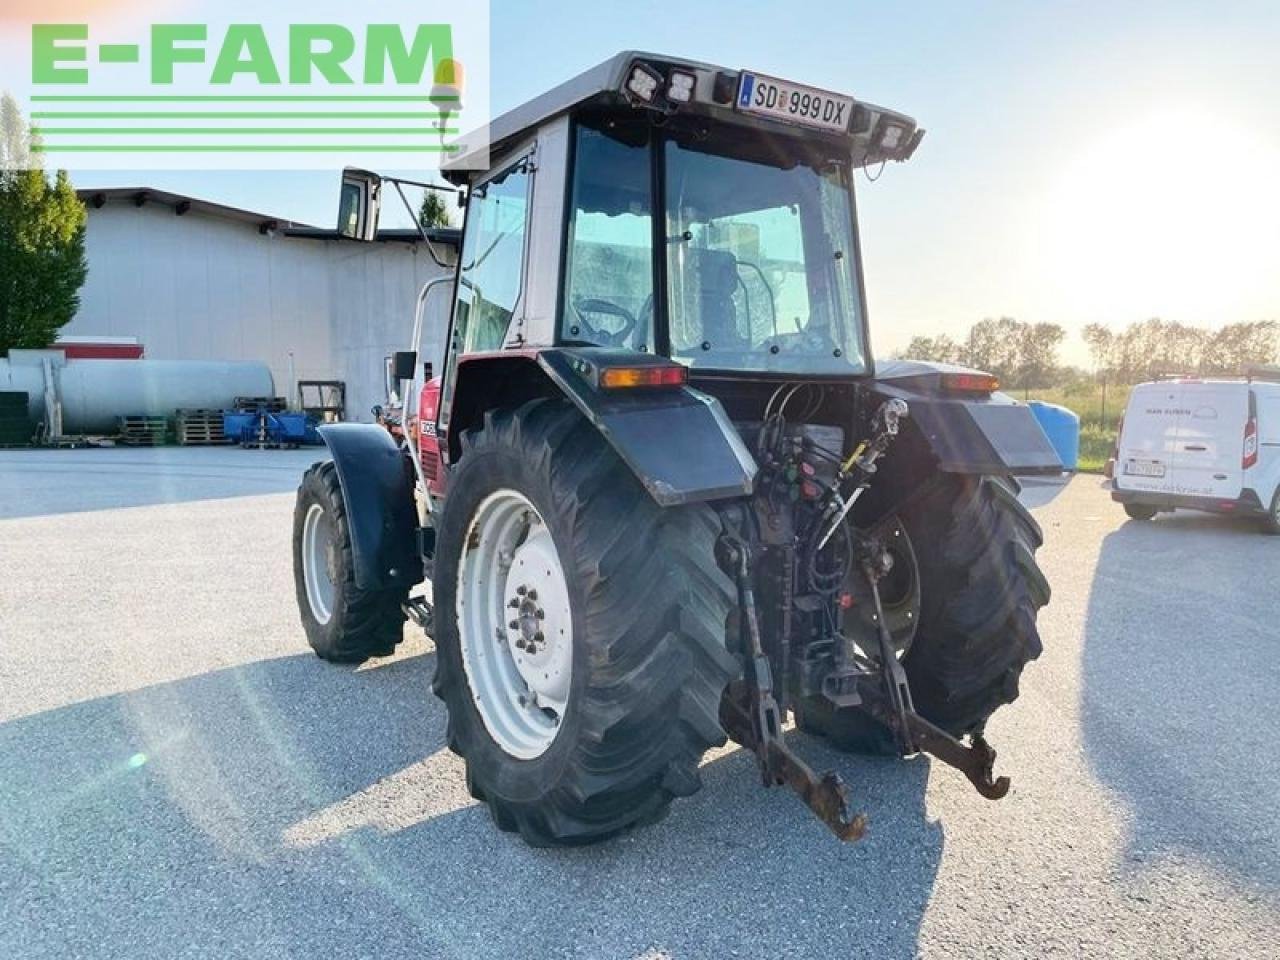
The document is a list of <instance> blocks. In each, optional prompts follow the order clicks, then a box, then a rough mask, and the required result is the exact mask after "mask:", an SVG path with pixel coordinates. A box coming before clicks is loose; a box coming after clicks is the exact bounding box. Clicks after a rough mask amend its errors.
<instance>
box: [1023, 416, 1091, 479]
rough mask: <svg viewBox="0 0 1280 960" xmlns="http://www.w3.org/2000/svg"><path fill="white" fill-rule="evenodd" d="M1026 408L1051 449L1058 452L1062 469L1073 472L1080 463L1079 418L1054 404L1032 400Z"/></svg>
mask: <svg viewBox="0 0 1280 960" xmlns="http://www.w3.org/2000/svg"><path fill="white" fill-rule="evenodd" d="M1027 406H1029V407H1030V408H1031V412H1032V413H1033V414H1034V415H1035V418H1036V421H1037V422H1038V423H1039V424H1040V429H1041V430H1043V431H1044V432H1045V435H1046V436H1047V437H1048V438H1049V442H1050V443H1052V444H1053V449H1054V450H1056V451H1058V458H1059V459H1060V460H1061V461H1062V465H1063V467H1064V468H1065V469H1067V470H1075V469H1076V467H1077V466H1078V465H1079V463H1080V417H1079V416H1077V415H1076V414H1075V413H1074V412H1072V411H1071V410H1068V409H1067V408H1066V407H1060V406H1058V404H1056V403H1042V402H1041V401H1039V400H1033V401H1031V403H1029V404H1027Z"/></svg>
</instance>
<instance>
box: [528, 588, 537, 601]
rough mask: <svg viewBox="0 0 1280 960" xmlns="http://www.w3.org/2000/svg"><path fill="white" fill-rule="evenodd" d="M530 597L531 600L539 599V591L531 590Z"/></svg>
mask: <svg viewBox="0 0 1280 960" xmlns="http://www.w3.org/2000/svg"><path fill="white" fill-rule="evenodd" d="M529 599H530V600H537V599H538V591H537V590H530V591H529Z"/></svg>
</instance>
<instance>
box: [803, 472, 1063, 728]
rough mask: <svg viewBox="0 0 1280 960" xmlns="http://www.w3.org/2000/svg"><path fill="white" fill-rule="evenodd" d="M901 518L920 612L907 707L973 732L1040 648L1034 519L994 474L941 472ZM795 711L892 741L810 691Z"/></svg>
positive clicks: (1042, 594)
mask: <svg viewBox="0 0 1280 960" xmlns="http://www.w3.org/2000/svg"><path fill="white" fill-rule="evenodd" d="M899 518H900V520H901V522H902V524H903V526H904V528H905V530H906V532H907V534H908V535H909V536H910V539H911V543H912V544H914V546H915V557H916V560H917V562H918V565H919V589H920V621H919V625H918V627H917V629H916V633H915V637H914V639H913V640H912V642H911V646H910V648H909V649H908V650H907V653H906V655H905V656H904V657H903V658H902V666H903V669H904V670H905V671H906V674H907V679H908V681H909V682H910V685H911V695H912V700H913V701H914V705H915V709H916V711H917V712H918V713H919V714H920V715H921V716H923V717H924V718H925V719H926V720H928V721H930V722H931V723H933V724H935V725H936V726H939V727H941V728H942V729H943V730H945V731H947V732H948V733H950V734H951V735H952V736H956V737H960V736H964V735H965V734H970V733H981V732H982V729H983V727H984V726H985V725H986V722H987V720H988V719H989V718H990V716H991V715H992V714H993V713H994V712H995V711H996V710H997V709H998V708H999V707H1001V706H1003V705H1004V704H1006V703H1012V702H1013V701H1014V700H1015V699H1016V698H1017V696H1018V681H1019V678H1020V677H1021V675H1022V670H1023V667H1025V666H1026V665H1027V663H1029V662H1030V661H1032V660H1034V659H1035V658H1036V657H1038V656H1039V655H1040V649H1041V646H1040V633H1039V631H1038V630H1037V628H1036V615H1037V613H1038V612H1039V610H1040V608H1041V607H1043V606H1044V605H1045V604H1047V603H1048V602H1049V596H1050V590H1049V584H1048V581H1047V580H1045V577H1044V574H1043V573H1041V571H1040V568H1039V566H1038V565H1037V564H1036V559H1035V552H1036V550H1037V549H1038V548H1039V547H1040V545H1041V543H1042V542H1043V535H1042V534H1041V531H1040V525H1039V524H1038V523H1036V521H1035V519H1034V518H1033V517H1032V516H1031V514H1030V513H1029V512H1028V511H1027V508H1026V507H1024V506H1023V505H1022V504H1021V503H1020V502H1019V500H1018V497H1017V493H1016V492H1015V490H1014V487H1013V485H1012V483H1011V482H1010V481H1007V480H1005V479H1002V478H997V477H960V476H954V475H948V476H945V477H943V478H941V479H940V480H939V481H938V482H937V483H936V484H935V485H934V486H933V487H932V488H930V489H929V490H928V491H926V492H925V493H924V494H922V495H921V496H919V497H917V498H915V499H914V500H913V501H911V502H910V503H909V504H908V506H907V507H906V508H905V509H903V510H902V511H901V512H900V514H899ZM800 720H801V723H802V726H803V727H804V728H805V729H807V730H809V731H810V732H813V733H817V734H821V735H825V736H826V737H828V738H829V739H830V740H831V742H832V745H833V746H837V747H840V748H842V749H846V750H851V751H858V752H867V753H890V752H893V751H894V750H895V749H896V744H895V742H894V739H893V736H892V735H891V734H890V732H889V730H888V729H887V728H885V727H884V726H882V725H881V724H879V723H878V722H876V721H875V720H873V719H872V718H871V717H870V716H868V715H867V714H866V713H864V712H862V711H860V710H858V709H857V708H847V709H842V710H836V709H833V708H831V707H830V706H829V705H828V704H827V703H826V702H825V701H821V700H819V698H816V697H815V698H812V699H810V700H808V701H806V702H805V703H804V704H803V705H802V712H801V717H800Z"/></svg>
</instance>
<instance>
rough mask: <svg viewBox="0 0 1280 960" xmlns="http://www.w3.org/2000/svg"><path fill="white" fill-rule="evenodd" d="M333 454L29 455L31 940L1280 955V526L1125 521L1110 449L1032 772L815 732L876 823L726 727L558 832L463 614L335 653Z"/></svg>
mask: <svg viewBox="0 0 1280 960" xmlns="http://www.w3.org/2000/svg"><path fill="white" fill-rule="evenodd" d="M308 459H310V455H308V454H307V453H305V452H303V453H297V454H279V453H275V454H273V453H256V452H248V451H239V450H235V451H232V450H224V451H210V450H204V451H187V450H184V451H174V450H160V451H151V450H143V451H139V450H133V451H124V450H120V451H81V452H67V453H62V454H53V453H46V454H35V453H0V516H5V517H8V519H3V520H0V812H2V814H0V957H15V958H40V957H50V958H53V957H57V958H65V957H104V958H105V957H122V956H127V957H146V958H149V957H156V958H173V957H218V958H227V957H237V958H238V957H264V958H265V957H272V958H276V957H299V958H303V957H305V958H312V957H380V958H388V957H401V956H405V957H408V956H413V957H456V958H471V957H508V956H517V955H519V956H524V957H533V958H542V957H562V956H567V957H607V958H614V957H618V958H629V957H651V958H652V957H678V958H702V957H707V958H720V957H738V956H740V957H755V956H786V957H826V956H831V957H836V956H840V957H843V956H851V955H852V956H871V957H879V958H883V957H909V956H914V955H921V956H928V957H949V958H950V957H979V956H981V957H991V956H1000V957H1029V956H1037V957H1048V956H1052V957H1059V956H1061V957H1098V956H1134V957H1139V956H1160V957H1182V956H1186V957H1193V956H1194V957H1249V958H1256V957H1262V956H1276V955H1277V947H1276V945H1277V944H1280V825H1278V823H1277V796H1278V795H1280V789H1278V786H1280V760H1278V759H1277V751H1276V748H1275V744H1276V742H1277V734H1280V722H1278V721H1277V720H1276V719H1275V713H1274V710H1273V709H1271V708H1272V707H1274V704H1275V691H1276V689H1277V687H1278V686H1280V676H1278V673H1280V670H1278V668H1277V649H1276V637H1277V630H1276V623H1277V620H1280V597H1278V596H1277V593H1276V590H1275V584H1276V580H1277V577H1276V574H1277V571H1280V540H1275V539H1268V538H1266V537H1263V536H1261V535H1259V534H1257V533H1255V532H1254V531H1253V530H1252V529H1251V528H1250V527H1248V525H1246V524H1243V523H1241V522H1237V521H1227V520H1220V519H1214V518H1211V517H1200V516H1195V515H1191V514H1187V515H1185V516H1184V515H1182V514H1179V515H1177V516H1176V517H1173V518H1167V519H1161V520H1160V521H1158V522H1157V523H1155V524H1154V525H1138V524H1133V523H1126V522H1124V516H1123V514H1122V513H1121V511H1120V510H1119V508H1118V507H1116V506H1115V505H1113V504H1111V503H1110V502H1109V500H1108V499H1107V496H1106V493H1105V491H1103V490H1102V489H1101V488H1100V487H1099V484H1098V481H1097V480H1096V479H1095V478H1084V477H1082V478H1079V479H1077V480H1075V481H1074V482H1073V483H1072V484H1071V486H1070V487H1069V488H1068V489H1067V490H1066V491H1065V492H1063V493H1062V494H1061V495H1060V496H1058V497H1057V498H1056V499H1054V500H1052V502H1050V503H1048V504H1047V505H1044V506H1040V507H1038V508H1037V511H1036V512H1037V515H1038V516H1039V518H1040V520H1041V522H1042V523H1043V524H1044V527H1045V530H1046V534H1047V538H1048V543H1047V546H1046V548H1045V550H1044V551H1043V552H1042V560H1043V563H1044V566H1045V568H1046V572H1047V573H1048V576H1049V578H1050V580H1051V582H1052V583H1053V585H1054V590H1055V594H1054V600H1053V603H1052V604H1051V605H1050V607H1049V608H1048V609H1047V610H1046V611H1045V612H1044V614H1043V615H1042V621H1041V622H1042V630H1043V634H1044V641H1045V653H1044V656H1043V657H1041V659H1040V660H1039V661H1038V662H1037V663H1036V664H1034V665H1033V666H1032V667H1031V668H1029V669H1028V671H1027V673H1026V675H1025V677H1024V682H1023V687H1022V690H1023V696H1022V698H1021V699H1020V700H1019V701H1018V702H1017V704H1015V705H1014V706H1013V707H1011V708H1008V709H1006V710H1003V711H1001V712H1000V713H999V714H998V715H997V717H996V719H995V720H994V721H993V723H992V724H991V728H990V731H989V732H990V736H991V739H992V741H993V742H994V743H995V745H996V746H997V748H998V749H999V750H1000V760H999V762H998V765H997V767H998V771H1001V772H1005V773H1008V774H1011V775H1012V776H1013V778H1014V788H1013V791H1012V793H1011V794H1010V796H1009V797H1008V798H1006V799H1005V800H1003V801H1001V802H999V803H990V802H988V801H985V800H982V799H981V798H979V797H978V796H977V795H976V794H975V793H974V792H973V791H972V790H971V789H970V788H969V787H968V785H967V783H966V782H965V781H964V779H963V778H962V777H960V776H959V775H958V774H956V773H955V772H954V771H951V770H949V769H947V768H946V767H944V766H942V765H940V764H937V763H931V762H930V761H929V760H928V759H925V758H915V759H912V760H909V761H887V760H867V759H861V758H854V757H847V756H842V755H840V754H836V753H833V752H830V751H828V750H826V749H824V748H823V747H822V745H821V744H820V743H817V742H814V741H811V740H808V739H807V738H805V737H803V736H801V735H799V734H792V736H794V737H795V738H796V739H795V743H796V745H798V746H799V747H800V748H801V749H802V750H803V751H804V752H805V753H806V754H807V755H808V756H809V757H810V758H811V760H812V761H813V763H814V765H815V766H817V767H833V768H835V769H837V770H838V771H839V772H840V773H841V774H843V775H844V777H845V778H846V780H848V781H849V782H850V783H851V784H852V785H853V789H854V791H855V795H856V798H857V801H858V803H859V804H860V805H861V807H862V808H863V809H864V810H865V811H866V812H867V813H868V814H869V816H870V818H871V830H870V833H869V834H868V836H867V837H866V838H865V839H864V840H863V841H862V842H861V843H858V844H854V845H847V846H842V845H841V844H839V843H837V842H836V841H835V840H833V839H832V838H831V837H830V836H828V835H827V834H826V833H825V832H824V830H823V829H822V828H821V827H820V826H819V824H818V823H817V821H816V820H814V819H813V818H812V817H811V816H810V815H809V814H808V813H807V812H806V811H805V809H804V808H803V806H802V805H801V804H800V803H799V802H798V801H797V800H796V799H795V798H794V797H792V796H791V795H789V793H787V792H786V791H784V790H782V789H774V790H765V789H763V788H761V787H760V786H759V783H758V780H757V778H756V773H755V768H754V764H753V762H752V760H751V758H750V757H749V756H747V755H745V754H744V753H743V752H741V751H739V750H736V749H726V750H723V751H719V752H717V753H715V754H713V755H710V756H708V758H707V760H706V764H705V766H704V770H703V772H704V779H705V782H706V788H705V789H704V790H703V791H702V792H701V793H699V794H698V795H697V796H695V797H694V798H692V799H690V800H687V801H683V802H678V803H677V804H676V805H675V807H674V808H673V809H672V812H671V814H670V816H669V817H668V818H667V819H666V820H665V821H664V822H663V823H661V824H659V825H657V826H655V827H651V828H648V829H644V830H640V831H637V832H634V833H632V834H629V835H627V836H626V837H624V838H623V839H620V840H617V841H615V842H611V843H607V844H604V845H601V846H596V847H592V848H588V849H583V850H572V851H545V850H531V849H528V848H526V847H525V846H523V845H522V844H521V842H520V841H519V840H517V839H515V838H513V837H512V836H510V835H508V834H502V833H500V832H498V830H497V829H496V828H495V827H494V826H493V825H492V823H491V822H490V820H489V817H488V815H487V813H486V812H485V810H484V809H483V808H482V807H479V806H477V805H476V804H475V803H474V802H473V801H472V800H471V799H470V797H469V796H468V795H467V792H466V789H465V787H464V785H463V780H462V765H461V763H460V762H459V761H458V760H457V759H456V758H455V757H453V756H452V755H451V754H449V753H448V751H447V750H445V749H444V744H443V731H444V716H443V713H442V709H441V707H440V705H439V704H438V702H437V701H436V700H435V699H434V698H433V697H432V696H431V695H430V693H429V690H428V679H429V677H430V674H431V671H432V667H433V663H434V655H433V653H432V650H431V647H430V644H429V643H428V642H426V641H425V640H423V639H422V638H421V637H415V636H410V637H409V639H407V640H406V642H405V644H404V645H403V646H402V648H401V651H400V652H399V653H398V654H397V656H395V657H394V658H390V659H387V660H383V661H378V662H375V663H371V664H369V665H366V666H365V667H363V668H360V669H348V668H339V667H333V666H329V665H326V664H323V663H321V662H320V661H318V660H316V659H315V658H314V657H313V656H311V654H310V652H309V651H308V649H307V647H306V644H305V641H304V639H303V635H302V631H301V629H300V627H299V624H298V619H297V614H296V612H295V607H294V598H293V586H292V579H291V573H290V552H289V529H290V515H291V510H292V500H293V498H292V494H291V492H290V491H292V489H293V487H294V486H296V483H297V478H298V474H299V470H300V468H301V466H302V464H303V463H305V462H306V461H307V460H308ZM210 497H223V498H224V499H207V498H210ZM1040 499H1041V500H1043V499H1047V497H1046V496H1045V495H1041V496H1040ZM1267 944H1270V945H1271V946H1269V947H1268V946H1267Z"/></svg>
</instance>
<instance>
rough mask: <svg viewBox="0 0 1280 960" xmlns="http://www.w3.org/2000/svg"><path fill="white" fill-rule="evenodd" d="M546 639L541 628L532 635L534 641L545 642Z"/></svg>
mask: <svg viewBox="0 0 1280 960" xmlns="http://www.w3.org/2000/svg"><path fill="white" fill-rule="evenodd" d="M546 641H547V638H546V637H544V636H543V635H542V631H541V630H539V631H538V632H537V633H535V634H534V635H533V642H534V643H546Z"/></svg>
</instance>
